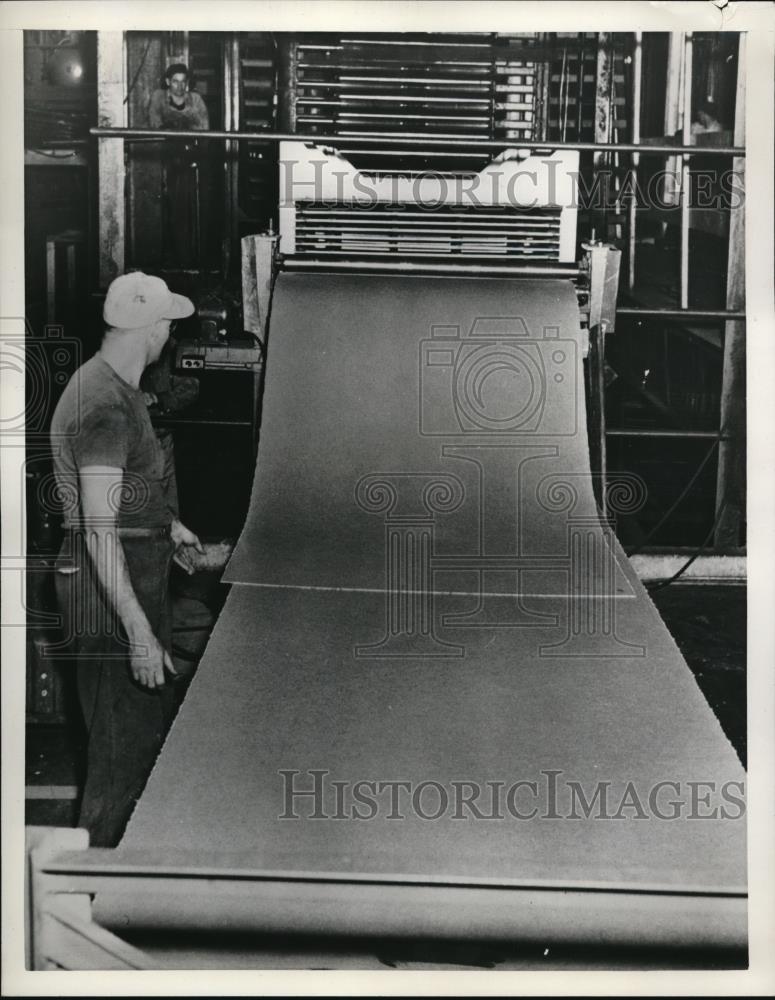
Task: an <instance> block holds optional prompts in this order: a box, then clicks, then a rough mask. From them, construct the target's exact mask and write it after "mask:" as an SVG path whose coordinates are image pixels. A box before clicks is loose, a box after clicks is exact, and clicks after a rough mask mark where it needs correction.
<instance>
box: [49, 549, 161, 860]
mask: <svg viewBox="0 0 775 1000" xmlns="http://www.w3.org/2000/svg"><path fill="white" fill-rule="evenodd" d="M121 544H122V547H123V549H124V554H125V557H126V562H127V567H128V570H129V576H130V579H131V582H132V587H133V589H134V592H135V595H136V597H137V599H138V601H139V603H140V606H141V607H142V609H143V611H144V612H145V614H146V616H147V618H148V621H149V623H150V626H151V629H152V630H153V633H154V635H155V636H156V637H157V639H158V640H159V642H160V643H161V644H162V646H163V647H164V648H165V649H166V650H167V651H169V650H170V635H171V632H170V614H169V594H168V588H169V572H170V562H171V557H172V552H173V546H172V542H171V541H170V539H169V536H168V535H166V536H163V537H160V536H158V535H157V536H156V537H121ZM58 566H59V567H60V572H57V573H56V581H57V597H58V600H59V606H60V608H61V610H62V614H63V615H64V627H65V631H66V634H67V637H68V639H69V640H70V643H71V649H72V651H73V654H74V656H75V658H76V660H77V678H78V697H79V701H80V704H81V709H82V711H83V716H84V721H85V723H86V729H87V733H88V744H87V766H86V783H85V787H84V791H83V798H82V800H81V810H80V818H79V821H78V825H79V826H81V827H85V828H86V829H87V830H88V831H89V834H90V842H91V844H92V845H93V846H97V847H114V846H115V845H116V844H117V843H118V841H119V840H120V838H121V835H122V833H123V831H124V827H125V826H126V823H127V821H128V819H129V816H130V815H131V813H132V810H133V808H134V805H135V803H136V802H137V799H138V798H139V797H140V794H141V792H142V790H143V787H144V786H145V782H146V780H147V778H148V776H149V774H150V772H151V768H152V767H153V764H154V761H155V760H156V757H157V755H158V753H159V750H160V749H161V745H162V742H163V740H164V737H165V735H166V732H167V729H168V727H169V725H170V722H171V721H172V715H173V712H174V695H173V693H172V691H171V690H170V685H169V683H168V684H167V685H165V687H164V688H162V689H161V690H160V689H158V688H157V689H156V690H149V689H147V688H143V687H141V686H140V685H139V684H137V683H136V682H135V681H134V680H133V679H132V675H131V673H130V669H129V656H128V652H129V643H128V640H127V638H126V635H125V633H124V630H123V628H122V627H121V625H120V623H119V622H118V619H117V615H116V613H115V611H114V610H113V609H112V608H111V607H110V606H109V604H108V603H107V601H106V598H105V596H104V594H103V591H102V586H101V585H100V583H99V581H98V579H97V575H96V571H95V569H94V566H93V564H92V561H91V558H90V556H89V554H88V552H87V551H86V547H85V543H84V541H83V538H82V537H81V536H80V535H79V534H78V533H70V534H68V536H67V537H66V539H65V543H64V545H63V549H62V552H61V553H60V559H59V563H58Z"/></svg>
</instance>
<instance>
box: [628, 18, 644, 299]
mask: <svg viewBox="0 0 775 1000" xmlns="http://www.w3.org/2000/svg"><path fill="white" fill-rule="evenodd" d="M642 75H643V32H642V31H636V32H635V52H634V55H633V65H632V141H633V143H638V142H640V102H641V78H642ZM639 164H640V153H633V154H632V184H631V185H630V188H631V191H632V196H631V200H630V227H629V228H630V231H629V234H628V236H629V253H628V255H627V257H628V261H627V267H628V276H627V284H628V287H629V289H630V291H632V290H633V288H634V287H635V235H636V234H635V227H636V225H637V220H636V212H637V208H638V196H637V190H638V183H637V181H638V165H639Z"/></svg>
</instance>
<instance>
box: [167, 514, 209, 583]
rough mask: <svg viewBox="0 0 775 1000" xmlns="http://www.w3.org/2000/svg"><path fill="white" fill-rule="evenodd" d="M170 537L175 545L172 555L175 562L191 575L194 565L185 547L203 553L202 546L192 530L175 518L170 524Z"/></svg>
mask: <svg viewBox="0 0 775 1000" xmlns="http://www.w3.org/2000/svg"><path fill="white" fill-rule="evenodd" d="M170 537H171V538H172V541H173V543H174V545H175V555H174V556H173V558H174V560H175V562H176V563H177V564H178V566H180V567H181V569H184V570H185V571H186V573H188V575H189V576H191V574H192V573H193V572H194V571H195V569H196V567H195V565H194V563H193V561H192V560H191V557H190V555H189V553H188V551H187V549H189V548H193V549H196V551H197V552H199V553H201V554H204V546H203V545H202V543H201V542H200V541H199V539H198V538H197V536H196V535H195V534H194V532H193V531H190V530H189V529H188V528H187V527H186V526H185V524H182V523H181V522H180V521H177V520H175V521H173V522H172V525H171V526H170Z"/></svg>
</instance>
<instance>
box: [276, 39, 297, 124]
mask: <svg viewBox="0 0 775 1000" xmlns="http://www.w3.org/2000/svg"><path fill="white" fill-rule="evenodd" d="M297 61H298V56H297V52H296V42H294V41H291V40H287V41H285V42H284V43H283V44H282V45H281V46H280V54H279V91H280V92H279V94H278V95H277V103H278V109H277V110H278V118H279V123H280V131H281V132H295V131H296V79H297V75H298V74H297V71H296V64H297Z"/></svg>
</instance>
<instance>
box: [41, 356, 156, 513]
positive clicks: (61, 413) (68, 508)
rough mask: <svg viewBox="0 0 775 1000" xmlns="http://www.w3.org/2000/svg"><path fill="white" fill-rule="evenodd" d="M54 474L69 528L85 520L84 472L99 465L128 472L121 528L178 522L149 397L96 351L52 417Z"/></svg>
mask: <svg viewBox="0 0 775 1000" xmlns="http://www.w3.org/2000/svg"><path fill="white" fill-rule="evenodd" d="M51 444H52V450H53V455H54V458H53V462H54V475H55V477H56V482H57V487H58V490H59V494H60V497H61V498H62V499H63V506H64V512H63V513H64V523H65V527H72V526H74V525H76V524H77V523H79V522H80V520H81V515H82V511H81V505H80V493H81V491H80V482H79V470H80V469H83V468H86V467H88V466H93V465H103V466H111V467H113V468H119V469H123V470H124V478H123V486H122V489H121V490H120V491H119V495H118V496H116V497H114V498H112V500H113V502H114V505H115V509H116V511H117V513H118V524H119V527H135V528H157V527H163V526H165V525H168V524H169V523H170V521H171V520H172V513H171V511H170V508H169V505H168V502H167V494H166V482H167V478H168V477H167V470H166V469H165V461H164V457H163V455H162V451H161V449H160V447H159V443H158V441H157V439H156V434H155V433H154V430H153V427H152V426H151V419H150V417H149V416H148V408H147V406H146V404H145V399H144V397H143V394H142V392H141V391H140V390H139V389H135V388H134V387H133V386H131V385H129V383H128V382H125V381H124V380H123V379H122V378H121V377H120V376H119V375H117V374H116V372H115V371H114V370H113V369H112V368H111V367H110V365H109V364H108V363H107V362H106V361H103V359H102V358H101V357H100V356H99V355H95V356H94V357H93V358H91V359H90V360H89V361H87V362H86V364H85V365H82V366H81V367H80V368H79V369H78V371H77V372H76V373H75V374H74V375H73V377H72V378H71V379H70V382H69V383H68V385H67V387H66V389H65V391H64V392H63V393H62V396H61V398H60V400H59V403H58V404H57V408H56V410H55V411H54V416H53V419H52V421H51Z"/></svg>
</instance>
